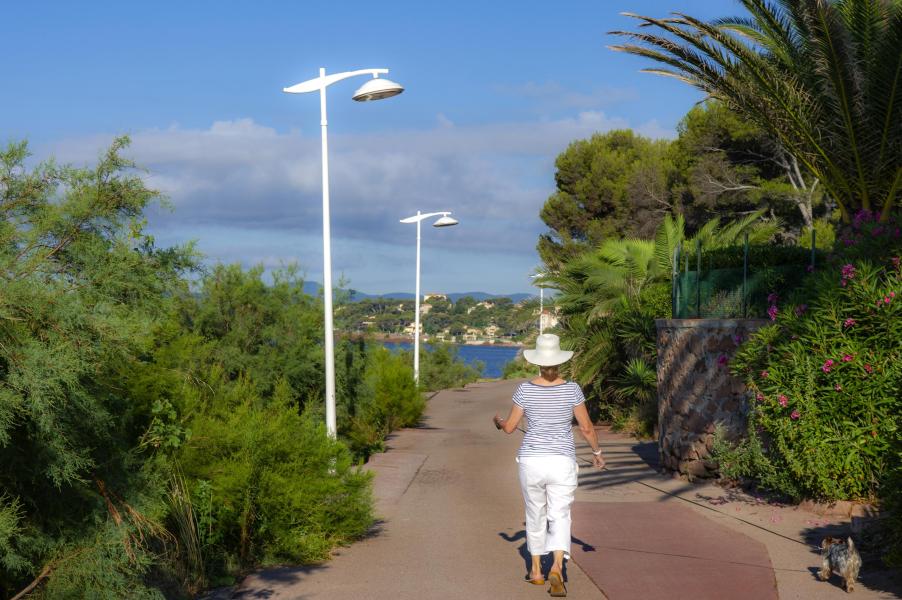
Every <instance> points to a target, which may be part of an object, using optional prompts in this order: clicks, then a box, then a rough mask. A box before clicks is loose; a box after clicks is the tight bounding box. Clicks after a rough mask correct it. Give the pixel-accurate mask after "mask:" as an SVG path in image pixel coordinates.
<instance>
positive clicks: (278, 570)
mask: <svg viewBox="0 0 902 600" xmlns="http://www.w3.org/2000/svg"><path fill="white" fill-rule="evenodd" d="M325 568H326V566H325V565H306V566H300V567H273V568H271V569H264V570H261V571H256V572H254V573H251V574H250V575H248V576H247V577H246V578H245V579H244V581H242V582H241V584H240V585H238V586H233V587H225V588H218V589H215V590H211V591H209V592H206V593H205V594H203V595H201V596H199V597H198V600H265V599H266V598H271V597H273V596H274V595H275V594H276V593H277V592H278V591H281V590H284V588H285V587H286V586H290V585H293V584H295V583H298V582H299V581H301V580H302V579H304V578H305V577H307V576H309V575H311V574H313V573H315V572H316V571H320V570H322V569H325ZM296 600H303V596H298V597H296Z"/></svg>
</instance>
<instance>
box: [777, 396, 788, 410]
mask: <svg viewBox="0 0 902 600" xmlns="http://www.w3.org/2000/svg"><path fill="white" fill-rule="evenodd" d="M779 402H780V406H782V407H783V408H786V405H787V404H789V398H787V397H786V396H784V395H783V394H780V399H779Z"/></svg>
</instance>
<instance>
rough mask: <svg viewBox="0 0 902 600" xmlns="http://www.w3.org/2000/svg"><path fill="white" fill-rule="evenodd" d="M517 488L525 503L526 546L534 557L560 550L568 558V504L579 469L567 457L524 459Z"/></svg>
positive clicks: (551, 456)
mask: <svg viewBox="0 0 902 600" xmlns="http://www.w3.org/2000/svg"><path fill="white" fill-rule="evenodd" d="M517 462H519V463H520V488H521V489H522V490H523V501H524V503H525V504H526V547H527V548H528V549H529V553H530V554H532V555H533V556H537V555H542V554H547V553H548V552H553V551H555V550H563V551H564V556H565V557H566V558H568V559H569V558H570V505H571V504H573V493H574V492H575V491H576V482H577V474H578V472H579V467H578V466H577V464H576V461H575V460H573V459H572V458H570V457H569V456H562V455H549V456H524V457H521V458H518V459H517Z"/></svg>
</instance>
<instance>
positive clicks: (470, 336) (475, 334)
mask: <svg viewBox="0 0 902 600" xmlns="http://www.w3.org/2000/svg"><path fill="white" fill-rule="evenodd" d="M463 338H464V341H465V342H478V341H480V340H481V339H482V330H481V329H478V328H476V327H468V328H467V332H466V333H465V334H464V335H463Z"/></svg>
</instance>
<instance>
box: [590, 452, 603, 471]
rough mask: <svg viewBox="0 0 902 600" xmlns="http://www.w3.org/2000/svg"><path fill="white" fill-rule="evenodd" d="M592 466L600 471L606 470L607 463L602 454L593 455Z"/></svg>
mask: <svg viewBox="0 0 902 600" xmlns="http://www.w3.org/2000/svg"><path fill="white" fill-rule="evenodd" d="M592 465H593V466H595V467H597V468H599V469H604V465H605V462H604V459H603V458H602V457H601V454H592Z"/></svg>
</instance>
